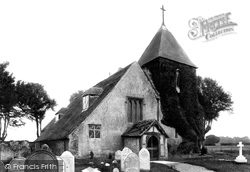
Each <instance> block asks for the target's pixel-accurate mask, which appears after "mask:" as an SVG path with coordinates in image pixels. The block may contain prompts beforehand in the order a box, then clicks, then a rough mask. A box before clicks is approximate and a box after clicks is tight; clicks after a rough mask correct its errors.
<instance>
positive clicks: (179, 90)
mask: <svg viewBox="0 0 250 172" xmlns="http://www.w3.org/2000/svg"><path fill="white" fill-rule="evenodd" d="M180 84H181V76H180V70H179V69H177V70H176V78H175V88H176V91H177V93H180V92H181V85H180Z"/></svg>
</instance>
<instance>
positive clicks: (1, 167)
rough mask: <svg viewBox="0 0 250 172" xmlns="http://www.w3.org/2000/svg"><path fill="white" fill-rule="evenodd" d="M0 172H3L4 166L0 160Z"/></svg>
mask: <svg viewBox="0 0 250 172" xmlns="http://www.w3.org/2000/svg"><path fill="white" fill-rule="evenodd" d="M0 171H1V172H5V166H4V163H3V162H2V161H1V160H0Z"/></svg>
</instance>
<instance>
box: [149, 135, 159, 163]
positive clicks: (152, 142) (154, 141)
mask: <svg viewBox="0 0 250 172" xmlns="http://www.w3.org/2000/svg"><path fill="white" fill-rule="evenodd" d="M147 149H148V151H149V153H150V159H158V158H159V155H160V152H159V139H158V138H157V137H156V136H154V135H152V136H151V137H150V138H149V139H148V141H147Z"/></svg>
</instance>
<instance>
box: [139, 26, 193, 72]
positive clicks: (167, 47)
mask: <svg viewBox="0 0 250 172" xmlns="http://www.w3.org/2000/svg"><path fill="white" fill-rule="evenodd" d="M157 57H162V58H166V59H169V60H172V61H176V62H178V63H182V64H186V65H189V66H192V67H195V68H196V66H195V65H194V64H193V63H192V62H191V60H190V59H189V58H188V56H187V54H186V53H185V52H184V50H183V49H182V48H181V46H180V45H179V43H178V42H177V41H176V39H175V38H174V36H173V35H172V33H171V32H169V31H168V29H167V28H166V27H165V26H164V25H162V26H161V28H160V29H159V30H158V32H157V33H156V35H155V36H154V38H153V39H152V41H151V42H150V44H149V45H148V47H147V48H146V50H145V51H144V53H143V54H142V56H141V58H140V59H139V61H138V63H139V65H140V66H143V65H144V64H146V63H148V62H150V61H152V60H154V59H155V58H157Z"/></svg>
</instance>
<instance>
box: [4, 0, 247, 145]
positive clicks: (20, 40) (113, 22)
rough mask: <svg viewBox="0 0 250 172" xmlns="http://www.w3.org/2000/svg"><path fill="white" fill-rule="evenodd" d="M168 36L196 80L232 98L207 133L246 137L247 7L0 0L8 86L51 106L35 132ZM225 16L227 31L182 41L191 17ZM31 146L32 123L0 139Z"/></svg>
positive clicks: (145, 0) (162, 1)
mask: <svg viewBox="0 0 250 172" xmlns="http://www.w3.org/2000/svg"><path fill="white" fill-rule="evenodd" d="M162 5H164V8H165V10H166V11H165V25H166V27H167V29H168V30H169V31H170V32H171V33H172V34H173V35H174V37H175V38H176V40H177V41H178V42H179V44H180V45H181V47H182V48H183V49H184V51H185V52H186V54H187V55H188V57H189V58H190V59H191V61H192V62H193V63H194V64H195V65H196V66H198V69H197V75H200V76H202V77H210V78H212V79H214V80H216V81H217V82H218V83H219V85H221V86H222V87H223V88H224V90H225V91H228V92H230V93H231V94H232V100H233V101H234V105H233V109H234V112H233V113H231V114H230V113H227V112H223V113H221V114H220V117H219V118H218V119H217V121H214V122H213V126H212V130H211V131H210V132H209V133H208V134H215V135H217V136H230V137H234V136H239V137H243V136H249V137H250V133H249V132H248V131H250V125H249V122H250V120H249V119H250V117H249V97H250V92H249V89H248V88H250V82H249V77H248V74H249V73H250V68H249V67H248V62H249V59H248V58H249V57H248V56H249V44H248V43H249V40H250V39H249V38H250V33H249V28H250V23H249V22H248V20H249V16H250V11H249V9H248V8H247V7H248V3H247V0H242V1H236V0H230V1H228V0H227V1H226V0H220V1H216V0H210V1H200V0H189V1H185V0H175V1H173V0H172V1H170V0H154V1H149V0H137V1H132V0H126V1H125V0H124V1H118V0H106V1H101V0H93V1H83V0H74V1H65V0H60V1H59V0H43V1H34V0H22V1H20V0H10V1H0V63H3V62H5V61H8V62H9V63H10V65H9V66H8V68H7V70H8V71H10V72H11V73H13V75H14V76H15V78H16V80H22V81H26V82H34V83H39V84H42V85H44V89H45V90H46V91H47V93H48V95H49V96H50V97H51V98H53V99H55V100H56V101H57V106H56V107H55V111H51V110H50V111H48V112H47V113H46V118H45V119H44V121H43V127H44V126H45V125H46V124H47V123H48V122H49V121H50V120H51V119H52V118H53V117H54V115H55V113H56V112H57V111H58V110H59V109H60V108H62V107H66V106H67V105H68V103H69V98H70V95H71V94H73V93H74V92H77V91H78V90H86V89H88V88H90V87H92V86H93V85H95V84H96V83H98V82H99V81H102V80H103V79H105V78H107V77H108V76H109V75H110V74H113V73H115V72H116V71H117V70H118V68H119V67H125V66H127V65H128V64H130V63H132V62H134V61H138V60H139V58H140V57H141V55H142V53H143V52H144V50H145V49H146V47H147V45H148V44H149V43H150V41H151V40H152V38H153V37H154V35H155V34H156V32H157V31H158V29H159V28H160V26H161V24H162V11H161V10H160V8H161V7H162ZM228 12H230V13H231V15H230V16H229V18H230V21H232V22H234V23H236V24H237V26H235V27H234V32H233V33H231V34H226V35H224V36H219V37H217V39H214V40H211V41H205V38H204V37H202V38H200V39H196V40H192V39H190V38H189V37H188V32H189V31H190V30H191V27H190V26H189V21H190V20H191V19H192V18H198V17H202V18H204V19H208V18H211V17H214V16H218V15H220V14H225V13H228ZM35 139H36V127H35V123H34V122H30V121H27V123H26V125H25V126H24V127H20V128H11V127H9V129H8V136H7V138H6V140H30V141H33V140H35Z"/></svg>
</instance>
